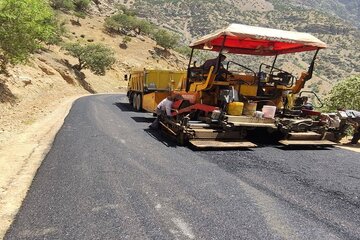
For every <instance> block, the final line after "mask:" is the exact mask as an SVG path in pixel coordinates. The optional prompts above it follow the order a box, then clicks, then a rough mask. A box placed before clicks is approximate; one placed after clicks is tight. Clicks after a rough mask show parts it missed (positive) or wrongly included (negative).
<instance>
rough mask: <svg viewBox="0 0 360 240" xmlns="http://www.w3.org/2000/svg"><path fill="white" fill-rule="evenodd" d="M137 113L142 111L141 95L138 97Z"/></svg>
mask: <svg viewBox="0 0 360 240" xmlns="http://www.w3.org/2000/svg"><path fill="white" fill-rule="evenodd" d="M136 111H138V112H140V111H142V96H141V94H140V93H139V94H137V96H136Z"/></svg>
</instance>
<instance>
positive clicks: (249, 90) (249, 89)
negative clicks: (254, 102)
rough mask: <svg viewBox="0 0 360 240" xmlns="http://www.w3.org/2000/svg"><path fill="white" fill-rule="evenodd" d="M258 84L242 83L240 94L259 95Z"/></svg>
mask: <svg viewBox="0 0 360 240" xmlns="http://www.w3.org/2000/svg"><path fill="white" fill-rule="evenodd" d="M257 90H258V86H257V85H245V84H244V85H241V86H240V94H241V95H244V96H252V97H255V96H256V95H257Z"/></svg>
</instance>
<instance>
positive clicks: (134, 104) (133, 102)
mask: <svg viewBox="0 0 360 240" xmlns="http://www.w3.org/2000/svg"><path fill="white" fill-rule="evenodd" d="M136 96H137V94H136V93H133V94H132V106H133V108H134V110H135V111H137V105H136V103H137V101H136Z"/></svg>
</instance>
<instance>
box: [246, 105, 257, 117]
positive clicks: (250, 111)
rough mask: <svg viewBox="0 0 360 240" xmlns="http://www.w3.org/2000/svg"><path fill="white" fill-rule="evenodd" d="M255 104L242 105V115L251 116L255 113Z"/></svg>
mask: <svg viewBox="0 0 360 240" xmlns="http://www.w3.org/2000/svg"><path fill="white" fill-rule="evenodd" d="M256 106H257V103H255V102H248V103H245V104H244V111H243V113H244V115H245V116H253V115H254V114H255V112H256Z"/></svg>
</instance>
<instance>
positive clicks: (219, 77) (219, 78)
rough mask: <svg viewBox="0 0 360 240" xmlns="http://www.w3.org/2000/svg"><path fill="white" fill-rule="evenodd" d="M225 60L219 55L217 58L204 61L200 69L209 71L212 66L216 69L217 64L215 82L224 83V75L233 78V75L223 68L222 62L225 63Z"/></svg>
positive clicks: (223, 56)
mask: <svg viewBox="0 0 360 240" xmlns="http://www.w3.org/2000/svg"><path fill="white" fill-rule="evenodd" d="M219 59H220V61H219ZM225 59H226V56H225V55H224V54H221V53H220V54H219V56H218V57H216V58H213V59H208V60H206V61H205V63H204V64H203V65H202V68H203V69H204V70H205V71H209V70H210V68H211V67H212V66H214V68H216V66H217V64H219V67H218V71H217V74H216V78H215V79H216V80H217V81H225V80H226V77H225V76H224V74H225V75H230V76H233V74H232V73H231V72H230V71H228V70H227V69H225V68H224V65H223V62H224V61H225ZM215 70H216V69H214V71H215Z"/></svg>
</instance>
